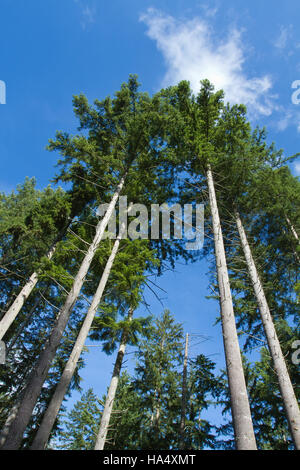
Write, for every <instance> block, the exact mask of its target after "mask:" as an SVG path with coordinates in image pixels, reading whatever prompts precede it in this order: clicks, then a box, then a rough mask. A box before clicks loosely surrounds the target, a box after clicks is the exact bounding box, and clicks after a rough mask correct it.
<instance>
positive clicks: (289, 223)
mask: <svg viewBox="0 0 300 470" xmlns="http://www.w3.org/2000/svg"><path fill="white" fill-rule="evenodd" d="M285 220H286V221H287V224H288V226H289V228H290V230H291V232H292V234H293V235H294V238H295V239H296V240H297V242H298V243H300V240H299V236H298V233H297V232H296V229H295V227H294V226H293V224H292V222H291V221H290V219H289V218H288V217H287V216H285Z"/></svg>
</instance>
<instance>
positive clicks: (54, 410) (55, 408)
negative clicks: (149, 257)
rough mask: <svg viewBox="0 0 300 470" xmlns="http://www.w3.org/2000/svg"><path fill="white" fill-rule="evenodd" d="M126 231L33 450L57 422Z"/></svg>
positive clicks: (108, 261)
mask: <svg viewBox="0 0 300 470" xmlns="http://www.w3.org/2000/svg"><path fill="white" fill-rule="evenodd" d="M123 233H124V231H121V232H120V234H119V236H118V237H117V239H116V241H115V243H114V246H113V249H112V252H111V254H110V256H109V258H108V260H107V263H106V266H105V269H104V271H103V274H102V277H101V280H100V282H99V285H98V288H97V291H96V293H95V295H94V298H93V300H92V303H91V305H90V308H89V310H88V312H87V315H86V317H85V320H84V322H83V324H82V327H81V329H80V332H79V335H78V337H77V339H76V342H75V344H74V347H73V350H72V352H71V355H70V357H69V359H68V362H67V364H66V366H65V368H64V371H63V374H62V376H61V379H60V381H59V383H58V385H57V387H56V389H55V392H54V395H53V397H52V399H51V401H50V404H49V406H48V408H47V410H46V412H45V414H44V417H43V420H42V422H41V425H40V427H39V429H38V431H37V433H36V436H35V438H34V441H33V443H32V446H31V449H32V450H38V449H39V450H41V449H44V448H45V446H46V444H47V442H48V439H49V436H50V433H51V430H52V427H53V425H54V423H55V420H56V417H57V414H58V412H59V409H60V407H61V404H62V402H63V399H64V396H65V394H66V391H67V390H68V387H69V385H70V382H71V379H72V377H73V375H74V372H75V370H76V367H77V363H78V360H79V358H80V355H81V353H82V349H83V347H84V343H85V341H86V338H87V336H88V334H89V331H90V328H91V326H92V323H93V320H94V317H95V314H96V312H97V308H98V305H99V304H100V302H101V298H102V295H103V292H104V289H105V286H106V283H107V280H108V278H109V274H110V271H111V268H112V265H113V262H114V259H115V257H116V254H117V252H118V249H119V245H120V241H121V239H122V235H123Z"/></svg>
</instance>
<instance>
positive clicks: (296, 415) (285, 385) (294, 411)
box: [235, 211, 300, 450]
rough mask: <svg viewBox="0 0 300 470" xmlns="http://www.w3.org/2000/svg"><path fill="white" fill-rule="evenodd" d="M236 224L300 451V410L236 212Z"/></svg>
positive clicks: (292, 431)
mask: <svg viewBox="0 0 300 470" xmlns="http://www.w3.org/2000/svg"><path fill="white" fill-rule="evenodd" d="M235 218H236V224H237V228H238V231H239V236H240V240H241V244H242V248H243V251H244V255H245V259H246V262H247V266H248V271H249V275H250V279H251V282H252V285H253V289H254V292H255V296H256V299H257V303H258V307H259V311H260V316H261V320H262V324H263V327H264V331H265V335H266V338H267V342H268V346H269V350H270V354H271V357H272V360H273V364H274V369H275V372H276V374H277V377H278V382H279V388H280V392H281V396H282V399H283V403H284V407H285V412H286V416H287V419H288V423H289V427H290V431H291V434H292V437H293V441H294V444H295V447H296V449H297V450H300V410H299V406H298V403H297V399H296V396H295V393H294V390H293V386H292V383H291V379H290V377H289V373H288V370H287V367H286V363H285V360H284V356H283V354H282V350H281V346H280V342H279V340H278V336H277V333H276V329H275V326H274V323H273V319H272V316H271V313H270V309H269V306H268V303H267V299H266V296H265V293H264V290H263V286H262V283H261V281H260V278H259V275H258V272H257V269H256V266H255V262H254V259H253V257H252V253H251V249H250V246H249V243H248V240H247V236H246V233H245V230H244V227H243V224H242V221H241V218H240V215H239V213H238V212H237V211H236V212H235Z"/></svg>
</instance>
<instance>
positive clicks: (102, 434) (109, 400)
mask: <svg viewBox="0 0 300 470" xmlns="http://www.w3.org/2000/svg"><path fill="white" fill-rule="evenodd" d="M132 316H133V309H130V310H129V313H128V318H127V319H128V321H131V320H132ZM127 339H128V331H127V330H126V331H125V330H124V331H123V334H122V339H121V342H120V346H119V350H118V354H117V359H116V362H115V365H114V370H113V375H112V378H111V382H110V386H109V389H108V393H107V397H106V400H105V405H104V410H103V413H102V417H101V423H100V428H99V431H98V435H97V439H96V444H95V450H103V449H104V446H105V441H106V436H107V433H108V427H109V422H110V417H111V413H112V409H113V405H114V400H115V396H116V391H117V387H118V383H119V379H120V373H121V367H122V363H123V358H124V354H125V349H126V344H127Z"/></svg>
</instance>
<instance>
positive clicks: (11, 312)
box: [0, 222, 71, 341]
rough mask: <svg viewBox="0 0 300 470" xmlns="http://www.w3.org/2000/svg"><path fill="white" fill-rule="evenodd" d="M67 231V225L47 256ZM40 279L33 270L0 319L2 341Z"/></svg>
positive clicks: (51, 254) (48, 254) (52, 252)
mask: <svg viewBox="0 0 300 470" xmlns="http://www.w3.org/2000/svg"><path fill="white" fill-rule="evenodd" d="M70 223H71V222H68V225H67V227H68V226H69V225H70ZM65 232H66V227H64V229H63V230H61V232H60V233H59V235H58V236H57V237H56V240H55V242H54V243H53V245H52V246H51V248H50V250H49V251H48V253H47V255H46V256H47V258H48V259H49V260H50V259H51V258H52V257H53V255H54V253H55V250H56V247H57V243H58V242H59V241H60V240H61V239H62V237H63V235H64V234H65ZM38 280H39V274H38V272H36V271H35V272H33V273H32V274H31V276H30V278H29V280H28V281H27V282H26V284H25V286H23V288H22V289H21V292H20V293H19V294H18V295H17V297H16V298H15V300H14V302H13V303H12V305H11V306H10V307H9V309H8V310H7V312H6V313H5V314H4V315H3V317H2V319H1V321H0V341H1V339H2V338H3V336H4V335H5V333H6V332H7V330H8V328H9V327H10V325H11V324H12V323H13V321H14V320H15V319H16V317H17V316H18V314H19V312H20V310H21V308H22V307H23V305H24V303H25V301H26V300H27V299H28V297H29V295H30V294H31V292H32V291H33V289H34V288H35V286H36V284H37V282H38Z"/></svg>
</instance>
